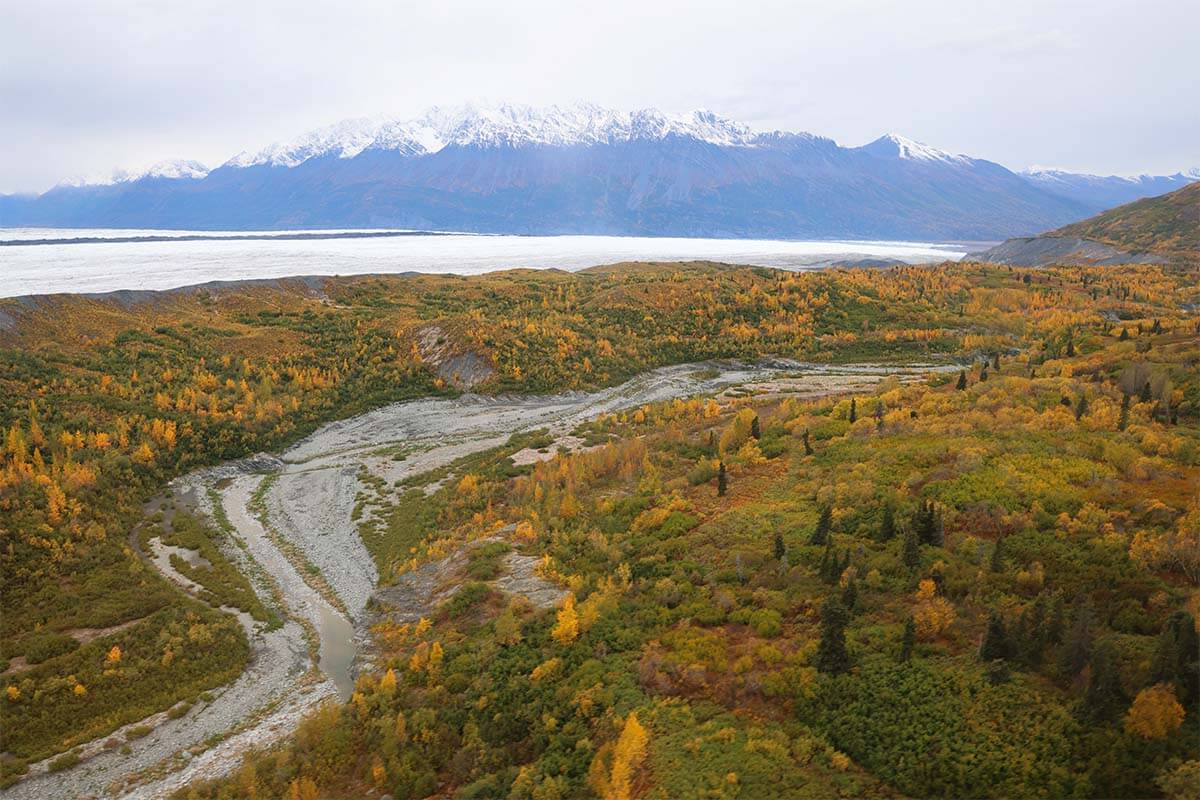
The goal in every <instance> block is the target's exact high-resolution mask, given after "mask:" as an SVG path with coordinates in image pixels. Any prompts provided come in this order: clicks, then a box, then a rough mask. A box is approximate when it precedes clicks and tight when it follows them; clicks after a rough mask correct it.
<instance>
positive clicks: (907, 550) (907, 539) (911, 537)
mask: <svg viewBox="0 0 1200 800" xmlns="http://www.w3.org/2000/svg"><path fill="white" fill-rule="evenodd" d="M900 557H901V559H902V560H903V561H904V566H906V567H908V568H909V569H916V568H917V567H918V566H920V564H921V543H920V541H919V540H918V539H917V533H916V531H914V530H913V529H912V528H911V527H909V528H907V529H906V530H905V531H904V541H903V543H902V546H901V548H900Z"/></svg>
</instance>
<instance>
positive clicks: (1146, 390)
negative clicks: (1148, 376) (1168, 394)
mask: <svg viewBox="0 0 1200 800" xmlns="http://www.w3.org/2000/svg"><path fill="white" fill-rule="evenodd" d="M1152 397H1153V394H1152V393H1151V391H1150V381H1146V382H1145V383H1143V384H1142V394H1141V396H1140V397H1139V398H1138V400H1139V401H1140V402H1142V403H1149V402H1150V399H1151V398H1152Z"/></svg>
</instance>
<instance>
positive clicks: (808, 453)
mask: <svg viewBox="0 0 1200 800" xmlns="http://www.w3.org/2000/svg"><path fill="white" fill-rule="evenodd" d="M812 454H813V449H812V444H811V443H810V442H809V440H808V428H805V429H804V455H806V456H811V455H812Z"/></svg>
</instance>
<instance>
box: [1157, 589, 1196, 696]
mask: <svg viewBox="0 0 1200 800" xmlns="http://www.w3.org/2000/svg"><path fill="white" fill-rule="evenodd" d="M1150 682H1151V683H1170V684H1173V685H1174V686H1175V695H1176V697H1178V698H1179V702H1180V703H1182V704H1183V707H1184V708H1189V709H1194V708H1195V707H1196V703H1197V701H1200V637H1198V636H1197V634H1196V623H1195V620H1194V619H1193V618H1192V615H1191V614H1189V613H1188V612H1186V611H1176V612H1175V613H1174V614H1172V615H1171V616H1170V618H1169V619H1168V620H1167V624H1166V625H1164V626H1163V630H1162V633H1160V634H1159V635H1158V641H1157V642H1156V643H1155V647H1154V658H1153V660H1152V661H1151V662H1150Z"/></svg>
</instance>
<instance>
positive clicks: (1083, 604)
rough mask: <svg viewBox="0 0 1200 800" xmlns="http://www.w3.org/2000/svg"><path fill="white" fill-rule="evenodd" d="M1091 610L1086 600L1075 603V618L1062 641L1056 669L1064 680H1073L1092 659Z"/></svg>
mask: <svg viewBox="0 0 1200 800" xmlns="http://www.w3.org/2000/svg"><path fill="white" fill-rule="evenodd" d="M1093 638H1094V633H1093V631H1092V609H1091V606H1090V605H1089V604H1088V602H1087V600H1086V599H1080V600H1077V601H1076V603H1075V618H1074V620H1073V621H1072V622H1071V629H1070V630H1069V631H1067V636H1066V639H1065V641H1063V646H1062V652H1060V653H1059V656H1058V668H1059V671H1060V672H1062V674H1063V676H1064V677H1066V678H1074V677H1075V676H1076V675H1078V674H1079V673H1080V671H1082V670H1083V668H1084V667H1085V666H1086V665H1087V663H1088V661H1090V660H1091V658H1092V640H1093Z"/></svg>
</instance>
